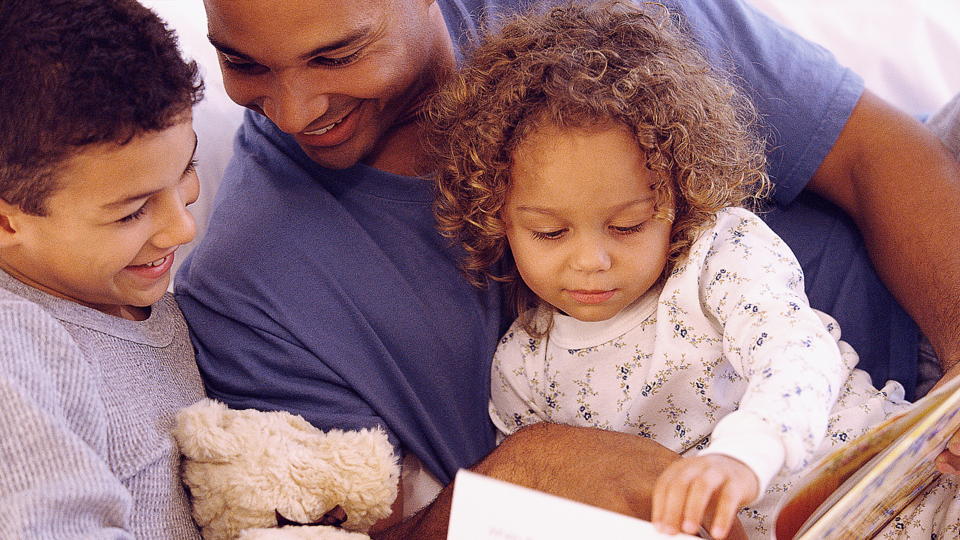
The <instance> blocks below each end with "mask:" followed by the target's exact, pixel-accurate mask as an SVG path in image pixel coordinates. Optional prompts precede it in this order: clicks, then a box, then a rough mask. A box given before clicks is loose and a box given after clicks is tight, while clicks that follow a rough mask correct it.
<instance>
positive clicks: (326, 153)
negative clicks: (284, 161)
mask: <svg viewBox="0 0 960 540" xmlns="http://www.w3.org/2000/svg"><path fill="white" fill-rule="evenodd" d="M300 148H301V149H302V150H303V153H305V154H306V155H307V157H309V158H310V160H311V161H313V162H314V163H316V164H317V165H320V166H321V167H323V168H325V169H334V170H343V169H349V168H350V167H353V166H354V165H356V164H357V163H359V162H360V161H361V159H362V157H363V156H362V155H360V154H359V153H358V152H351V151H349V150H347V149H343V150H341V151H339V152H338V151H335V150H333V149H322V150H318V149H316V148H312V147H305V146H302V145H301V146H300Z"/></svg>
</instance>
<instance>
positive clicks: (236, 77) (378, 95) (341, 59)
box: [204, 0, 453, 169]
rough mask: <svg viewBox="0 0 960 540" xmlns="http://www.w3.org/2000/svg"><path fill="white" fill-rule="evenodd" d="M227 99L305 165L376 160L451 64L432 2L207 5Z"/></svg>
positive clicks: (228, 0)
mask: <svg viewBox="0 0 960 540" xmlns="http://www.w3.org/2000/svg"><path fill="white" fill-rule="evenodd" d="M204 5H205V6H206V10H207V18H208V26H209V28H208V29H209V37H210V41H211V43H213V45H214V47H216V48H217V50H218V55H219V58H220V64H221V68H222V72H223V84H224V87H225V89H226V91H227V94H228V95H229V96H230V98H231V99H232V100H233V101H235V102H237V103H239V104H240V105H243V106H246V107H249V108H250V109H253V110H255V111H257V112H260V113H262V114H264V115H266V116H267V117H269V118H270V120H272V121H273V122H274V124H276V125H277V127H279V128H280V129H281V130H283V131H284V132H286V133H289V134H290V135H292V136H293V137H294V138H295V139H296V141H297V143H299V145H300V147H301V148H303V150H304V152H305V153H306V154H307V155H308V156H310V158H311V159H313V160H314V161H316V162H317V163H319V164H320V165H323V166H325V167H329V168H335V169H342V168H346V167H350V166H352V165H354V164H356V163H357V162H358V161H360V160H362V159H366V158H374V157H378V156H376V154H378V153H380V152H382V151H384V149H383V144H384V140H385V135H386V134H387V133H388V132H389V131H390V130H391V129H392V128H394V127H396V126H397V125H399V124H402V123H404V122H406V121H408V120H409V119H410V118H411V115H412V113H413V112H415V111H416V110H417V108H418V107H419V104H420V102H421V100H422V97H423V96H424V95H425V94H427V93H428V92H430V91H432V90H433V88H435V85H436V73H437V70H438V68H439V66H450V67H452V65H453V53H452V49H450V46H449V35H448V33H447V31H446V27H445V26H444V22H443V17H442V15H441V13H440V10H439V7H438V6H437V4H436V3H435V1H434V0H352V1H349V2H345V1H343V0H282V1H279V2H272V1H271V2H267V1H263V0H205V1H204Z"/></svg>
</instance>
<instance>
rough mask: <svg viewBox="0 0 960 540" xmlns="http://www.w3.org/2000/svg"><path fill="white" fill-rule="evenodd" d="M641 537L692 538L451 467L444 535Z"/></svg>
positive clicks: (500, 539) (471, 538)
mask: <svg viewBox="0 0 960 540" xmlns="http://www.w3.org/2000/svg"><path fill="white" fill-rule="evenodd" d="M589 538H643V539H645V540H660V539H662V540H683V539H689V540H697V538H696V537H694V536H689V535H685V534H678V535H673V536H671V535H666V534H661V533H659V532H657V530H656V529H655V528H654V527H653V524H651V523H650V522H649V521H644V520H642V519H637V518H633V517H630V516H625V515H623V514H617V513H615V512H610V511H608V510H603V509H601V508H596V507H594V506H588V505H586V504H583V503H579V502H576V501H572V500H570V499H562V498H560V497H556V496H553V495H549V494H546V493H541V492H539V491H535V490H532V489H528V488H525V487H521V486H517V485H514V484H508V483H506V482H502V481H500V480H495V479H493V478H489V477H486V476H482V475H479V474H476V473H472V472H470V471H467V470H460V471H459V472H457V478H456V481H455V482H454V488H453V503H452V505H451V508H450V528H449V530H448V531H447V540H584V539H589Z"/></svg>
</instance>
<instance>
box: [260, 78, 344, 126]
mask: <svg viewBox="0 0 960 540" xmlns="http://www.w3.org/2000/svg"><path fill="white" fill-rule="evenodd" d="M262 107H263V112H264V114H266V115H267V117H268V118H270V120H272V121H273V123H274V124H276V125H277V127H278V128H280V130H281V131H283V132H285V133H290V134H296V133H300V132H302V131H304V130H305V129H307V127H309V126H310V124H311V123H313V121H314V120H316V119H317V118H320V117H321V116H323V115H324V114H326V113H327V111H328V110H329V108H330V98H329V95H328V94H327V93H325V92H324V91H323V89H322V88H318V87H317V86H316V85H315V84H313V81H309V80H306V78H304V77H301V76H298V74H296V73H282V74H279V75H277V76H276V77H275V81H274V84H273V88H272V89H271V92H270V94H269V95H267V96H265V97H264V100H263V104H262ZM317 127H320V126H317Z"/></svg>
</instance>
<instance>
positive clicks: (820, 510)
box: [776, 378, 960, 540]
mask: <svg viewBox="0 0 960 540" xmlns="http://www.w3.org/2000/svg"><path fill="white" fill-rule="evenodd" d="M958 427H960V378H957V379H954V380H952V381H950V382H949V383H948V384H947V385H946V386H944V387H943V388H941V389H939V390H938V391H937V392H935V393H933V394H930V395H928V396H926V397H924V398H923V399H921V400H920V401H918V402H916V403H915V404H914V405H913V407H911V408H910V409H909V410H907V411H905V412H903V413H901V414H899V415H897V416H894V417H891V418H890V419H888V420H887V421H885V422H883V423H882V424H880V425H878V426H876V427H874V428H873V429H871V430H870V431H869V432H867V433H865V434H864V435H863V436H861V437H859V438H857V439H855V440H854V441H852V442H851V443H850V444H847V445H844V446H842V447H840V448H839V449H837V450H835V451H834V452H832V453H830V454H828V455H827V456H826V457H824V458H823V459H822V460H821V461H820V462H819V463H818V464H817V465H816V466H814V467H813V468H812V469H811V470H810V472H809V473H807V475H806V476H805V479H804V480H803V483H802V484H801V485H798V486H797V488H796V490H795V491H794V493H793V495H792V496H791V497H789V498H787V499H786V500H784V501H783V503H781V509H780V512H779V513H778V516H777V521H776V538H778V539H785V538H795V537H796V538H804V539H806V538H810V539H813V538H816V539H818V540H820V539H827V538H831V539H832V538H837V539H840V538H864V537H868V536H869V535H870V534H872V532H874V531H877V530H879V529H881V528H882V527H883V526H884V525H886V523H887V522H888V521H889V520H890V519H892V518H893V517H894V516H895V515H896V513H897V512H899V511H900V510H901V509H903V508H904V507H905V506H906V505H907V504H909V503H910V501H911V500H912V499H913V498H914V497H915V496H916V495H917V494H918V493H920V492H921V491H922V490H923V489H924V488H925V487H927V486H928V485H929V484H930V483H931V482H933V481H935V480H936V479H937V477H938V476H939V473H938V472H937V471H936V469H935V468H934V466H933V459H934V457H936V456H937V454H939V453H940V451H941V450H943V448H944V447H945V445H946V443H947V441H948V440H949V439H950V437H951V436H952V434H953V433H954V432H956V431H957V428H958Z"/></svg>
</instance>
